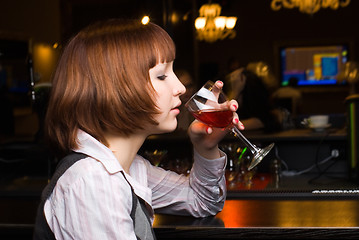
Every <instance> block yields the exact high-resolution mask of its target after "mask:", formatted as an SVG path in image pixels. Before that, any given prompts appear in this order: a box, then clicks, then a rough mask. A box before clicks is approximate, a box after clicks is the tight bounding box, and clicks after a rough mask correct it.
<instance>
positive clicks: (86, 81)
mask: <svg viewBox="0 0 359 240" xmlns="http://www.w3.org/2000/svg"><path fill="white" fill-rule="evenodd" d="M174 58H175V45H174V42H173V40H172V39H171V37H170V36H169V35H168V34H167V32H166V31H165V30H164V29H162V28H161V27H159V26H158V25H156V24H154V23H149V24H147V25H143V24H141V22H140V21H138V20H122V19H110V20H106V21H101V22H97V23H95V24H93V25H90V26H88V27H86V28H85V29H83V30H82V31H80V32H79V33H78V34H77V35H76V36H74V37H73V38H72V39H71V40H70V41H69V43H68V44H67V45H66V47H65V48H64V50H63V52H62V54H61V57H60V59H59V62H58V66H57V68H56V70H55V73H54V75H53V78H52V89H51V95H50V100H49V105H48V109H47V114H46V120H45V136H46V138H47V140H48V142H49V144H50V146H51V148H52V149H53V150H54V152H55V154H56V155H57V156H64V155H66V154H68V153H69V152H70V151H71V150H74V149H76V148H78V143H77V141H76V140H77V132H78V129H81V130H83V131H85V132H87V133H88V134H90V135H91V136H93V137H94V138H96V139H97V140H98V141H100V142H102V143H103V144H105V145H106V146H108V143H107V141H106V139H105V137H104V136H105V132H112V133H116V134H120V135H123V136H129V135H130V134H132V133H134V131H136V130H138V129H143V125H144V124H145V123H147V124H148V123H150V124H158V123H157V122H156V121H155V120H154V118H153V116H154V114H157V113H159V111H158V108H157V106H156V102H155V98H154V96H155V94H156V93H155V90H154V88H153V86H152V84H151V80H150V76H149V70H150V69H151V68H153V67H155V66H156V65H157V64H158V63H164V62H171V61H173V60H174Z"/></svg>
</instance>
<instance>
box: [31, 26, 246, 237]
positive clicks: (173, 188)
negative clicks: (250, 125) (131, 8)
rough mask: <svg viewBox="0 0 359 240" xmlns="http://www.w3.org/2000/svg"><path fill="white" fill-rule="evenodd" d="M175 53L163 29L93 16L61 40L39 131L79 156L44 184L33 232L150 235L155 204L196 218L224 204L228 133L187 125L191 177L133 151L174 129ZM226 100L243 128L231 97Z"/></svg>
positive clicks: (62, 152) (61, 152)
mask: <svg viewBox="0 0 359 240" xmlns="http://www.w3.org/2000/svg"><path fill="white" fill-rule="evenodd" d="M174 59H175V46H174V43H173V41H172V39H171V38H170V36H169V35H168V34H167V33H166V32H165V31H164V30H163V29H162V28H160V27H159V26H157V25H155V24H152V23H150V24H148V25H142V24H141V23H140V22H139V21H137V20H135V21H134V20H119V19H112V20H107V21H104V22H99V23H96V24H94V25H92V26H89V27H87V28H85V29H84V30H82V31H81V32H80V33H78V34H77V35H76V36H75V37H74V38H73V39H72V40H71V41H70V42H69V43H68V45H67V46H66V48H65V49H64V51H63V54H62V56H61V58H60V60H59V63H58V67H57V69H56V72H55V74H54V77H53V86H52V93H51V98H50V102H49V107H48V112H47V116H46V128H45V129H46V134H47V139H48V142H49V143H50V145H51V146H52V149H53V150H54V152H55V153H56V154H57V156H58V157H59V158H63V157H64V156H73V152H76V153H78V154H79V153H80V154H83V155H81V156H80V160H78V159H77V161H73V162H72V163H71V164H68V165H66V164H61V165H60V168H61V169H62V172H60V173H59V172H58V171H57V172H56V173H55V175H54V178H55V176H57V178H58V180H57V182H56V184H52V185H53V186H52V187H53V189H50V188H49V187H47V188H46V189H45V190H44V193H43V205H40V207H39V214H38V217H37V223H36V227H35V234H34V236H35V237H34V238H35V239H36V238H39V239H45V237H44V235H47V236H48V238H56V239H77V240H79V239H86V240H89V239H126V240H129V239H136V237H138V238H140V239H154V238H155V237H154V236H153V232H151V230H152V229H151V223H152V221H153V216H154V215H153V213H154V210H156V211H158V212H161V213H169V214H180V215H192V216H195V217H205V216H209V215H214V214H216V213H217V212H218V211H221V209H222V207H223V204H224V200H225V197H226V189H225V178H224V169H225V165H226V155H225V154H224V153H223V152H221V151H220V150H219V149H218V142H219V141H220V140H221V139H222V138H223V137H224V135H225V134H226V133H227V131H224V130H223V129H214V128H213V129H212V128H210V127H208V126H206V125H204V124H202V123H200V122H198V121H194V122H193V123H192V124H191V126H190V127H189V130H188V134H189V136H190V138H191V141H192V143H193V146H194V164H193V166H192V170H191V173H190V174H189V176H183V175H178V174H176V173H174V172H170V171H165V170H163V169H161V168H158V167H155V166H152V165H151V164H150V163H149V162H148V161H147V160H146V159H144V158H143V157H141V156H139V155H137V152H138V150H139V149H140V147H141V145H142V144H143V142H144V141H145V139H146V138H147V137H148V136H149V135H152V134H160V133H167V132H171V131H173V130H175V129H176V126H177V120H176V116H177V115H178V114H179V110H178V107H179V106H180V105H181V101H180V98H179V97H180V95H182V94H183V93H185V91H186V89H185V87H184V86H183V85H182V83H181V82H180V81H179V80H178V78H177V77H176V75H175V74H174V72H173V68H172V67H173V61H174ZM217 86H218V87H223V83H222V82H220V81H218V82H217ZM228 104H229V107H230V109H231V110H232V111H233V114H234V119H233V123H234V124H237V125H238V126H239V127H240V128H241V129H243V126H242V124H241V123H240V122H239V120H238V116H237V115H236V113H235V110H236V109H237V107H238V104H237V102H236V101H230V102H229V103H228ZM71 153H72V155H71ZM70 162H71V161H70ZM65 165H66V166H65ZM64 166H65V167H64ZM52 182H54V179H53V180H52ZM134 196H135V197H134ZM134 206H135V207H134ZM138 206H141V207H140V208H139V207H138ZM134 212H135V215H136V218H134V217H133V213H134ZM138 214H139V215H138ZM146 215H147V216H148V218H149V221H148V223H149V224H148V226H149V227H148V226H147V225H146V221H147V220H146ZM138 216H139V217H138ZM134 219H135V220H134ZM134 221H135V222H134ZM146 226H147V227H146Z"/></svg>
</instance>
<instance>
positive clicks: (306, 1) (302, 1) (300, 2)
mask: <svg viewBox="0 0 359 240" xmlns="http://www.w3.org/2000/svg"><path fill="white" fill-rule="evenodd" d="M349 3H350V0H317V1H313V0H272V3H271V8H272V10H274V11H278V10H280V9H281V8H282V7H283V8H288V9H292V8H298V9H299V11H300V12H303V13H307V14H313V13H316V12H318V11H319V10H320V9H321V8H331V9H333V10H337V9H338V8H339V7H346V6H348V5H349Z"/></svg>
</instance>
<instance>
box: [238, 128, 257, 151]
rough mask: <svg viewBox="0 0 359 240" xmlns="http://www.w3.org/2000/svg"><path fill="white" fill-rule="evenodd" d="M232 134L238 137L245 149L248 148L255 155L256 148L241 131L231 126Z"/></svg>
mask: <svg viewBox="0 0 359 240" xmlns="http://www.w3.org/2000/svg"><path fill="white" fill-rule="evenodd" d="M231 130H232V132H233V133H234V134H235V135H236V136H237V137H239V138H240V139H241V140H242V141H243V142H244V143H245V144H246V145H247V147H249V149H250V150H251V152H252V154H254V153H257V152H258V151H259V150H258V148H257V147H256V146H255V145H254V144H252V143H251V142H250V141H249V140H248V139H247V138H246V137H245V136H244V135H243V134H242V133H241V131H239V129H238V128H237V127H236V126H233V127H232V128H231Z"/></svg>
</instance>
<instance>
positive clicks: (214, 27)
mask: <svg viewBox="0 0 359 240" xmlns="http://www.w3.org/2000/svg"><path fill="white" fill-rule="evenodd" d="M220 14H221V6H220V5H219V4H217V3H208V4H204V5H202V6H201V8H200V9H199V17H198V18H197V19H196V21H195V27H196V29H197V39H199V40H204V41H207V42H215V41H217V40H222V39H225V38H226V37H228V38H234V37H235V36H236V32H235V31H234V30H233V28H234V27H235V25H236V21H237V17H225V16H220Z"/></svg>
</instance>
